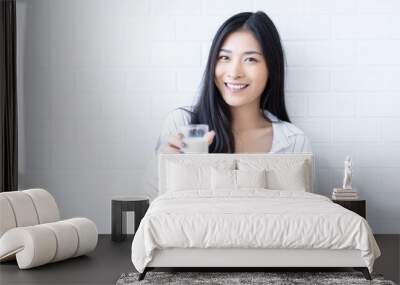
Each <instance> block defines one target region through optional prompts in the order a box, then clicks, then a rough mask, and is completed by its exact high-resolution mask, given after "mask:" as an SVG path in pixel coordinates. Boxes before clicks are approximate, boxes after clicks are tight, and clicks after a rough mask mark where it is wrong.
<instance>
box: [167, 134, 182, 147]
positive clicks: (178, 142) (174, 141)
mask: <svg viewBox="0 0 400 285" xmlns="http://www.w3.org/2000/svg"><path fill="white" fill-rule="evenodd" d="M182 138H183V135H182V134H181V133H178V134H176V135H175V136H172V137H170V139H169V140H168V144H169V145H170V146H171V147H175V148H177V149H181V148H182V147H183V141H182Z"/></svg>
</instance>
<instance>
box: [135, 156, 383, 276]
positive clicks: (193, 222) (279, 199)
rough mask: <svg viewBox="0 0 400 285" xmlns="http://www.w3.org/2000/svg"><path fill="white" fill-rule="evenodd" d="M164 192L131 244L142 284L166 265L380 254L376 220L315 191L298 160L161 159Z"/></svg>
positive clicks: (340, 261)
mask: <svg viewBox="0 0 400 285" xmlns="http://www.w3.org/2000/svg"><path fill="white" fill-rule="evenodd" d="M158 167H159V169H158V171H159V190H160V195H159V197H157V198H156V199H155V200H154V201H153V202H152V203H151V205H150V208H149V210H148V211H147V213H146V215H145V217H144V218H143V220H142V222H141V223H140V226H139V228H138V229H137V231H136V234H135V237H134V240H133V242H132V262H133V264H134V266H135V268H136V269H137V270H138V272H140V273H141V274H140V276H139V279H140V280H141V279H143V278H144V277H145V274H146V272H147V271H149V270H151V269H154V268H159V267H163V268H165V267H168V268H171V267H179V268H182V267H196V268H198V267H207V268H209V267H224V268H226V267H229V268H237V269H238V270H245V269H244V268H250V267H251V268H254V267H262V268H266V267H268V268H270V267H302V268H304V267H318V268H320V267H353V268H355V269H357V270H361V271H362V272H363V274H364V276H365V278H367V279H371V277H370V274H369V273H370V272H372V269H373V264H374V261H375V259H376V258H377V257H379V255H380V250H379V248H378V246H377V244H376V241H375V239H374V237H373V234H372V231H371V229H370V227H369V225H368V223H367V221H366V220H365V219H364V218H362V217H361V216H359V215H357V214H355V213H353V212H351V211H349V210H347V209H345V208H343V207H341V206H340V205H338V204H335V203H333V202H332V201H331V200H330V199H329V198H327V197H324V196H322V195H318V194H314V189H313V188H314V160H313V155H312V154H311V153H299V154H161V155H160V156H159V164H158Z"/></svg>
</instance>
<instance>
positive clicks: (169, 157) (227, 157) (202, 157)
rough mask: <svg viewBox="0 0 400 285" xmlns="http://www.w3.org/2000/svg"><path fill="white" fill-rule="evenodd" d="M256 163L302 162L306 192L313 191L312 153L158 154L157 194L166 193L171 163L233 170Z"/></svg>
mask: <svg viewBox="0 0 400 285" xmlns="http://www.w3.org/2000/svg"><path fill="white" fill-rule="evenodd" d="M246 161H247V162H250V163H251V162H253V161H254V162H257V161H262V162H263V163H267V164H269V165H271V166H272V167H273V165H274V164H278V163H282V162H283V163H286V164H289V165H290V164H291V163H293V162H296V163H297V162H304V165H305V166H306V169H307V171H305V173H306V179H307V180H308V185H309V189H306V191H308V192H313V191H314V172H315V170H314V157H313V154H312V153H282V154H275V153H251V154H250V153H249V154H247V153H206V154H159V156H158V174H159V181H158V183H159V184H158V187H159V193H160V194H162V193H165V192H166V184H167V168H168V165H169V164H170V163H171V162H172V163H178V164H182V163H183V164H185V165H192V164H193V165H197V166H199V165H201V166H207V165H218V164H225V165H226V164H232V163H233V165H234V167H235V168H234V169H238V168H237V167H238V164H239V165H240V164H241V163H242V164H243V162H246Z"/></svg>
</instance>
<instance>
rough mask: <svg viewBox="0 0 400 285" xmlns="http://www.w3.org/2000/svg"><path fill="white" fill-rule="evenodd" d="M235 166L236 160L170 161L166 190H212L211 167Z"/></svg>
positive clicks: (228, 167) (227, 169)
mask: <svg viewBox="0 0 400 285" xmlns="http://www.w3.org/2000/svg"><path fill="white" fill-rule="evenodd" d="M212 168H213V169H225V170H226V171H229V169H233V168H234V161H226V162H225V161H215V162H212V163H208V162H207V161H202V162H199V161H198V162H197V163H194V162H193V161H191V160H187V161H183V160H181V161H176V162H172V161H169V162H168V164H167V177H166V184H167V185H166V190H167V191H185V190H210V189H211V169H212Z"/></svg>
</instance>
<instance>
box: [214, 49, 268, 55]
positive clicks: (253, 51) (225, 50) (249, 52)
mask: <svg viewBox="0 0 400 285" xmlns="http://www.w3.org/2000/svg"><path fill="white" fill-rule="evenodd" d="M219 51H220V52H221V51H224V52H227V53H232V51H231V50H229V49H224V48H221V49H220V50H219ZM243 54H245V55H248V54H258V55H262V53H260V52H258V51H255V50H249V51H245V52H244V53H243Z"/></svg>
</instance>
